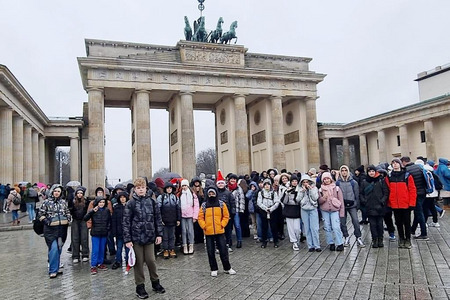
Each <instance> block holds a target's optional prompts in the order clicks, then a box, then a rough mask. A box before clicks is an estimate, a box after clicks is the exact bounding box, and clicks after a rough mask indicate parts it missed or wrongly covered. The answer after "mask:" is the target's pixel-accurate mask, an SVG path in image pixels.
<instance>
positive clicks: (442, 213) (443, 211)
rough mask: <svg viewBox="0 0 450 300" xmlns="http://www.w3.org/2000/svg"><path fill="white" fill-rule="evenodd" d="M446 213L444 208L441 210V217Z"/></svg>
mask: <svg viewBox="0 0 450 300" xmlns="http://www.w3.org/2000/svg"><path fill="white" fill-rule="evenodd" d="M444 214H445V209H443V210H442V211H441V213H440V214H439V218H442V217H443V216H444Z"/></svg>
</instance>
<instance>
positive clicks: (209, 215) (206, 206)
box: [198, 186, 236, 277]
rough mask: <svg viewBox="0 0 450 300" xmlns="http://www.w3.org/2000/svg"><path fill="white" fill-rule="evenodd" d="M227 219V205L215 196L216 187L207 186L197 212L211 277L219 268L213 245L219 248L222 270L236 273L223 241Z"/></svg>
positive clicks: (215, 274)
mask: <svg viewBox="0 0 450 300" xmlns="http://www.w3.org/2000/svg"><path fill="white" fill-rule="evenodd" d="M229 219H230V214H229V213H228V208H227V205H226V204H225V203H224V202H222V201H221V200H219V199H218V198H217V189H216V187H215V186H210V187H207V188H206V201H205V202H203V204H202V206H201V208H200V210H199V214H198V224H199V225H200V227H201V228H202V229H203V232H204V233H205V236H206V250H207V252H208V260H209V266H210V268H211V276H212V277H217V270H218V269H219V268H218V266H217V260H216V256H215V245H217V248H218V249H219V253H220V260H221V261H222V266H223V269H224V272H225V273H226V274H230V275H234V274H236V271H235V270H233V269H232V268H231V265H230V260H229V257H228V249H227V246H226V242H225V226H227V224H228V221H229Z"/></svg>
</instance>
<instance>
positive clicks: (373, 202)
mask: <svg viewBox="0 0 450 300" xmlns="http://www.w3.org/2000/svg"><path fill="white" fill-rule="evenodd" d="M351 171H352V170H351V169H350V168H349V167H348V166H347V165H342V166H341V167H340V168H339V169H338V170H330V169H329V167H328V166H327V165H321V166H320V167H319V170H318V171H316V169H315V168H311V169H310V170H308V171H307V172H305V173H303V172H298V171H297V170H296V171H294V172H287V170H281V171H278V170H276V169H269V170H267V171H263V172H261V173H260V172H256V171H253V172H252V173H251V174H247V175H237V174H233V173H230V174H227V175H226V176H224V175H223V174H222V172H221V171H220V170H219V171H218V172H217V176H215V178H199V177H196V178H193V179H191V180H190V181H189V180H187V179H183V178H174V179H172V180H170V181H168V182H164V181H163V180H162V179H161V178H156V179H155V180H154V181H150V182H149V181H147V180H146V179H144V178H138V179H136V180H135V181H134V183H133V184H128V185H127V186H124V185H121V184H118V185H117V186H116V187H115V188H113V189H111V190H109V189H104V188H103V187H98V188H97V189H96V190H95V196H93V197H91V198H90V197H87V195H86V189H85V188H84V187H82V186H79V187H76V188H72V187H69V188H66V189H64V188H63V187H62V186H60V185H54V186H52V187H49V186H45V187H38V186H36V185H35V186H32V185H30V184H29V185H28V186H25V187H21V186H19V185H16V186H14V187H13V188H10V187H9V186H5V185H1V186H0V193H1V195H2V197H0V200H4V199H5V200H6V201H4V202H5V204H4V211H5V212H6V211H11V212H12V220H13V223H12V224H13V225H16V224H18V222H19V221H18V216H17V211H18V210H20V209H21V206H22V208H23V202H25V203H26V204H25V206H26V209H27V211H28V216H29V221H30V222H32V221H33V219H35V218H36V219H37V220H39V221H40V222H41V223H42V224H43V227H44V230H43V236H44V238H45V241H46V243H47V246H48V250H49V251H48V260H49V267H48V272H49V277H50V278H56V277H57V276H58V274H62V272H61V269H60V267H61V262H60V256H61V252H62V247H63V245H64V242H65V240H66V238H67V234H68V228H69V226H70V228H71V231H70V234H71V246H70V251H71V252H72V262H73V263H74V264H78V263H82V262H89V261H90V265H91V274H92V275H96V274H97V273H98V272H99V271H105V270H108V267H107V265H112V266H111V268H112V269H113V270H115V269H119V268H120V269H122V267H124V269H125V272H127V273H128V272H129V271H130V269H131V268H132V267H133V269H134V276H135V283H136V294H137V295H138V297H139V298H146V297H148V293H147V292H146V290H145V277H144V268H143V266H144V262H145V264H146V265H147V267H148V270H149V274H150V280H151V283H152V289H153V290H154V291H156V292H158V293H163V292H164V291H165V290H164V288H163V287H162V286H161V284H160V282H159V277H158V274H157V269H156V263H155V261H156V259H155V256H156V255H161V256H162V257H163V258H164V259H172V258H176V257H177V252H178V253H179V252H180V251H181V253H183V254H184V255H193V254H194V244H197V243H201V244H206V249H207V251H206V252H207V256H208V261H209V266H210V271H211V276H212V277H217V276H218V265H217V260H216V254H219V255H220V260H221V263H222V266H223V270H224V272H225V273H227V274H231V275H233V274H236V271H235V270H233V269H232V267H231V263H230V260H229V252H233V251H237V250H236V249H239V248H242V247H245V245H244V240H243V238H245V237H253V239H254V240H257V241H258V242H259V243H260V245H261V248H266V247H267V246H268V245H269V243H271V244H272V245H273V247H275V248H278V247H280V246H285V245H283V244H281V241H282V240H284V239H285V238H288V239H289V244H290V245H291V246H292V250H293V251H299V250H300V243H302V242H305V241H306V244H307V248H308V251H309V252H321V251H322V247H324V246H325V245H321V243H320V223H321V222H323V229H324V232H325V241H326V244H327V245H326V247H327V248H328V249H329V251H343V250H344V248H345V247H347V246H349V245H350V243H351V236H352V235H353V236H354V237H355V241H356V245H357V246H358V247H361V248H364V247H366V245H365V243H364V241H363V239H362V236H361V227H360V226H361V225H365V224H369V226H370V233H371V239H372V242H371V247H373V248H380V247H384V231H385V228H386V229H387V232H388V235H389V236H388V239H389V240H390V241H397V240H398V248H404V249H410V248H411V247H412V245H411V237H412V238H413V239H416V240H417V241H427V240H428V235H427V230H428V229H427V227H428V226H433V227H439V222H438V218H439V217H442V216H443V214H444V213H445V210H443V209H442V208H441V207H440V206H439V205H437V202H438V200H439V199H441V198H442V199H444V203H445V204H448V202H449V200H450V169H449V162H448V160H447V159H443V158H441V159H439V163H438V164H435V163H434V162H433V161H430V160H426V159H424V158H422V157H418V159H417V160H416V161H415V163H413V162H411V159H410V158H409V157H402V158H401V159H399V158H394V159H392V161H391V163H390V164H389V163H382V164H379V165H377V166H375V165H369V166H368V167H367V168H366V170H364V166H360V167H358V168H357V169H355V170H354V172H353V173H352V172H351ZM365 171H366V172H365ZM2 187H4V188H2ZM6 189H9V190H8V191H7V192H6ZM3 190H5V192H3ZM33 191H34V192H33ZM22 199H27V200H25V201H22ZM39 201H42V205H41V206H40V208H39V209H38V212H37V216H35V214H34V212H35V203H36V202H39ZM358 211H360V214H359V213H358ZM412 211H413V216H414V219H413V222H411V212H412ZM348 216H349V217H350V219H351V223H352V225H353V232H352V233H349V230H348V228H347V217H348ZM429 216H431V217H432V222H431V223H429V224H428V222H427V220H428V218H429ZM394 220H395V224H396V229H395V227H394ZM419 226H420V233H419V234H417V235H416V234H415V232H416V229H417V227H419ZM285 227H286V229H287V230H286V231H287V237H286V236H285ZM396 230H397V237H398V238H397V237H396V235H395V231H396ZM89 232H90V235H91V242H90V243H89V241H88V236H89ZM233 232H234V235H233ZM89 244H90V245H91V251H90V250H89ZM284 244H286V243H284ZM178 249H180V250H178ZM108 252H109V254H110V256H111V257H113V258H114V259H112V260H109V259H108V255H107V254H108ZM130 258H131V259H130ZM129 261H135V263H134V266H133V264H129V263H128V262H129Z"/></svg>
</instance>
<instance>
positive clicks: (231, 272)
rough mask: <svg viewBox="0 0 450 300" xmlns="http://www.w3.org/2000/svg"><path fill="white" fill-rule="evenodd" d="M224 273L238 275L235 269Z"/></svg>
mask: <svg viewBox="0 0 450 300" xmlns="http://www.w3.org/2000/svg"><path fill="white" fill-rule="evenodd" d="M224 272H225V274H230V275H236V271H235V270H233V269H229V270H228V271H224ZM211 273H212V272H211ZM211 276H212V274H211ZM216 276H217V271H216Z"/></svg>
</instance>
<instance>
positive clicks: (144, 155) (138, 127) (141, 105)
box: [132, 90, 153, 178]
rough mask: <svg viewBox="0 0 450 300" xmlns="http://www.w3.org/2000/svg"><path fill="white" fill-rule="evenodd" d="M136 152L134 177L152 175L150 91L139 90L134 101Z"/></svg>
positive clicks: (148, 176) (134, 147)
mask: <svg viewBox="0 0 450 300" xmlns="http://www.w3.org/2000/svg"><path fill="white" fill-rule="evenodd" d="M132 114H133V131H134V146H133V149H134V153H133V156H134V158H133V178H136V177H143V176H147V178H151V177H152V175H153V174H152V153H151V140H150V91H147V90H138V91H136V92H135V97H133V101H132Z"/></svg>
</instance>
